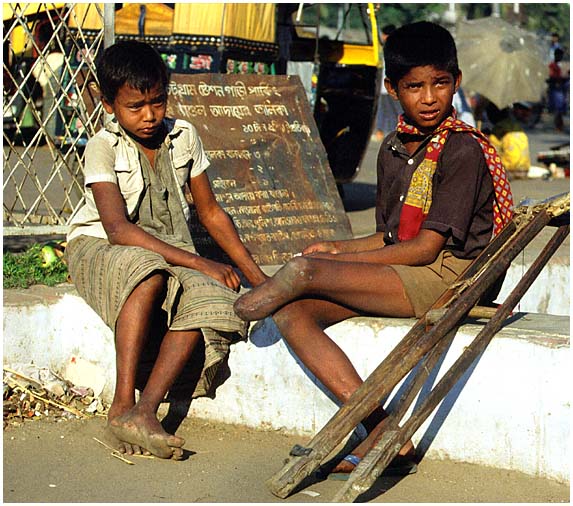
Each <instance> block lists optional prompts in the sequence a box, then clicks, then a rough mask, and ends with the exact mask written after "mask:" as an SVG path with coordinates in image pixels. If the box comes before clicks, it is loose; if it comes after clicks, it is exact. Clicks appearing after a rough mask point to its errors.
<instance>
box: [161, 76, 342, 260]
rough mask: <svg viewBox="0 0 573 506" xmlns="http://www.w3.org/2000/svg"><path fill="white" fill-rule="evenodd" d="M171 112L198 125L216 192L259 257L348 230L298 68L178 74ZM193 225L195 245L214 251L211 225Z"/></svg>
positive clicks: (278, 255) (283, 256) (287, 252)
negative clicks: (275, 72) (281, 72)
mask: <svg viewBox="0 0 573 506" xmlns="http://www.w3.org/2000/svg"><path fill="white" fill-rule="evenodd" d="M167 114H168V116H171V117H175V118H182V119H186V120H188V121H190V122H191V123H193V125H195V127H196V128H197V130H198V132H199V135H200V136H201V139H202V141H203V145H204V148H205V150H206V152H207V156H208V158H209V160H210V162H211V165H210V166H209V168H208V169H207V173H208V175H209V180H210V181H211V186H212V188H213V192H214V193H215V195H216V197H217V200H218V201H219V203H220V204H221V206H222V207H223V208H224V209H225V211H226V212H227V213H228V214H229V215H230V216H231V218H232V219H233V222H234V223H235V226H236V228H237V230H238V232H239V234H240V236H241V238H242V240H243V241H244V243H245V245H246V246H247V248H248V249H249V251H250V252H251V253H252V255H253V257H254V258H255V260H256V261H257V263H259V264H260V265H278V264H282V263H284V262H286V261H287V260H288V259H290V258H291V257H292V255H293V254H295V253H298V252H300V251H301V250H302V249H303V248H304V247H305V246H307V245H309V244H311V243H313V242H316V241H319V240H336V239H349V238H351V236H352V233H351V229H350V224H349V221H348V217H347V216H346V213H345V211H344V208H343V205H342V201H341V199H340V196H339V194H338V191H337V188H336V183H335V181H334V177H333V175H332V172H331V170H330V167H329V166H328V160H327V155H326V151H325V150H324V147H323V145H322V143H321V141H320V137H319V133H318V130H317V127H316V124H315V122H314V118H313V116H312V113H311V110H310V107H309V104H308V101H307V98H306V95H305V92H304V89H303V87H302V84H301V82H300V79H299V78H298V76H267V75H236V74H235V75H232V74H230V75H224V74H194V75H187V74H173V75H172V76H171V83H170V86H169V101H168V108H167ZM192 210H193V207H192ZM194 221H195V222H196V220H194ZM193 227H194V229H193V230H192V235H193V238H194V242H195V246H196V248H197V250H198V251H199V252H200V253H202V254H206V255H208V256H209V255H210V256H215V257H217V254H216V253H215V254H214V253H213V252H214V251H215V249H218V248H216V247H215V244H214V242H213V241H212V240H211V239H210V237H209V236H208V234H207V233H206V231H205V230H203V229H202V228H201V227H200V226H198V225H193ZM214 248H215V249H214Z"/></svg>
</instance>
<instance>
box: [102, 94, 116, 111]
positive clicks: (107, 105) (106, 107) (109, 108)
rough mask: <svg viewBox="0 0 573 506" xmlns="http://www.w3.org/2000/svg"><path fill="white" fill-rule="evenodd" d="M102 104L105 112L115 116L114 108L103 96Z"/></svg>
mask: <svg viewBox="0 0 573 506" xmlns="http://www.w3.org/2000/svg"><path fill="white" fill-rule="evenodd" d="M101 103H102V105H103V108H104V110H105V112H107V113H108V114H113V106H112V105H111V104H110V103H109V102H108V101H107V100H106V99H105V98H104V97H103V96H102V97H101Z"/></svg>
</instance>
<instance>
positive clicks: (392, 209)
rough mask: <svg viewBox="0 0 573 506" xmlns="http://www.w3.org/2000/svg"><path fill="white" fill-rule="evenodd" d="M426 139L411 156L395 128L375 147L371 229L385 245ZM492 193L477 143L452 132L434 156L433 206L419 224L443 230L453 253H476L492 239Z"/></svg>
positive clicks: (393, 238) (391, 239) (393, 237)
mask: <svg viewBox="0 0 573 506" xmlns="http://www.w3.org/2000/svg"><path fill="white" fill-rule="evenodd" d="M430 138H431V136H429V137H428V138H427V140H426V141H425V142H423V143H422V144H421V145H420V147H419V148H418V150H417V151H416V153H414V154H413V155H409V154H408V152H407V151H406V148H405V147H404V144H403V143H402V141H401V140H400V135H399V134H396V133H395V132H394V133H392V134H390V135H389V136H388V137H387V138H386V139H385V141H384V142H383V144H382V146H381V147H380V151H379V153H378V162H377V171H378V187H377V196H376V230H377V231H378V232H384V240H385V242H386V244H393V243H395V242H397V241H398V224H399V221H400V212H401V210H402V201H403V200H404V199H405V196H406V194H407V192H408V187H409V184H410V180H411V178H412V174H413V173H414V170H415V169H416V167H417V166H418V165H419V164H420V163H421V162H422V160H423V159H424V154H425V151H426V146H427V141H429V140H430ZM493 197H494V192H493V182H492V179H491V175H490V173H489V170H488V167H487V164H486V162H485V158H484V156H483V153H482V150H481V147H480V145H479V144H478V142H477V141H476V140H475V139H474V138H473V137H472V136H471V135H470V134H468V133H463V132H452V133H450V135H449V136H448V140H447V142H446V144H445V146H444V148H443V150H442V152H441V153H440V156H439V158H438V167H437V169H436V172H435V174H434V177H433V181H432V205H431V207H430V211H429V213H428V216H427V217H426V219H425V221H424V223H423V224H422V228H423V229H429V230H434V231H436V232H439V233H441V234H443V235H445V236H446V237H447V238H448V239H447V243H446V248H447V249H449V250H451V251H452V253H453V254H454V256H456V257H458V258H464V259H470V258H475V257H476V256H477V255H478V254H479V253H480V252H481V250H482V249H483V248H485V246H486V245H487V244H488V242H489V241H490V239H491V234H492V229H493Z"/></svg>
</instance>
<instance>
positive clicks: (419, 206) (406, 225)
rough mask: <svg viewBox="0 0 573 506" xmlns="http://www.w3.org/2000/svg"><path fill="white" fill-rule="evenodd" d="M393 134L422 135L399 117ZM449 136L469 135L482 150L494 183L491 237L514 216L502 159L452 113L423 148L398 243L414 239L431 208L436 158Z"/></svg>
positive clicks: (399, 227) (477, 131) (511, 197)
mask: <svg viewBox="0 0 573 506" xmlns="http://www.w3.org/2000/svg"><path fill="white" fill-rule="evenodd" d="M396 130H397V131H398V132H399V133H406V134H412V135H423V134H422V133H421V132H420V131H419V130H418V129H417V128H416V127H414V126H412V125H409V124H407V123H406V122H405V120H404V116H400V118H399V121H398V125H397V127H396ZM450 132H468V133H469V134H471V135H472V136H473V137H474V138H475V139H476V140H477V141H478V143H479V145H480V146H481V148H482V151H483V155H484V157H485V161H486V163H487V167H488V169H489V172H490V174H491V177H492V180H493V188H494V202H493V234H494V235H497V234H498V233H499V232H500V231H501V229H502V228H503V227H504V226H505V225H506V223H508V222H509V221H510V220H511V218H512V216H513V196H512V194H511V189H510V187H509V182H508V179H507V175H506V173H505V169H504V168H503V165H502V163H501V159H500V157H499V155H498V154H497V152H496V150H495V148H494V147H493V146H492V145H491V144H490V142H489V140H488V138H487V137H486V136H485V135H484V134H483V133H481V132H480V131H479V130H477V129H475V128H473V127H471V126H470V125H468V124H467V123H464V122H463V121H460V120H459V119H457V118H456V114H455V110H454V112H453V113H452V115H450V116H448V117H447V118H446V119H445V120H444V121H443V122H442V124H441V125H440V126H439V127H438V128H436V130H435V131H434V135H433V137H432V139H431V140H430V143H429V144H428V147H427V148H426V153H425V155H424V159H423V160H422V162H421V163H420V165H418V167H417V168H416V170H415V171H414V174H413V175H412V180H411V181H410V186H409V188H408V194H407V195H406V198H405V200H404V203H403V206H402V211H401V213H400V224H399V226H398V239H399V240H400V241H407V240H409V239H413V238H414V237H416V236H417V235H418V233H419V231H420V228H421V226H422V223H423V222H424V220H425V219H426V216H427V215H428V212H429V211H430V206H431V205H432V180H433V176H434V173H435V171H436V168H437V166H438V157H439V156H440V153H441V151H442V149H443V148H444V145H445V144H446V140H447V138H448V135H449V134H450Z"/></svg>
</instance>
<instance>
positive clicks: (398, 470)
mask: <svg viewBox="0 0 573 506" xmlns="http://www.w3.org/2000/svg"><path fill="white" fill-rule="evenodd" d="M342 460H346V462H350V463H351V464H353V465H354V467H356V466H357V465H358V464H360V462H361V461H362V459H361V458H360V457H357V456H356V455H352V454H350V455H347V456H346V457H344V459H342ZM417 471H418V465H417V464H416V462H414V461H413V460H412V459H410V458H409V457H402V456H397V457H395V458H394V459H393V460H392V462H390V464H388V467H386V469H384V472H383V473H382V475H386V476H408V475H409V474H414V473H416V472H417ZM349 476H350V473H330V474H329V475H328V479H329V480H338V481H346V480H348V477H349Z"/></svg>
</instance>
